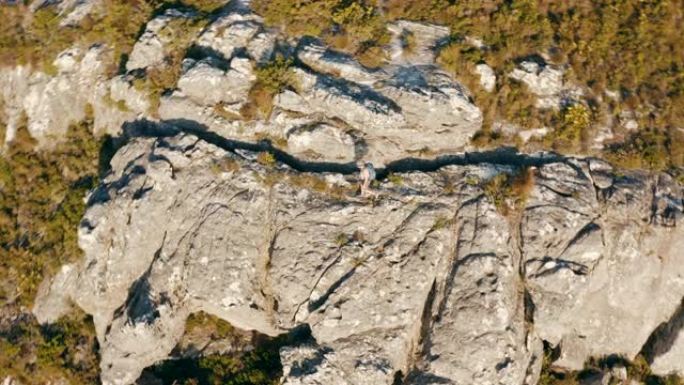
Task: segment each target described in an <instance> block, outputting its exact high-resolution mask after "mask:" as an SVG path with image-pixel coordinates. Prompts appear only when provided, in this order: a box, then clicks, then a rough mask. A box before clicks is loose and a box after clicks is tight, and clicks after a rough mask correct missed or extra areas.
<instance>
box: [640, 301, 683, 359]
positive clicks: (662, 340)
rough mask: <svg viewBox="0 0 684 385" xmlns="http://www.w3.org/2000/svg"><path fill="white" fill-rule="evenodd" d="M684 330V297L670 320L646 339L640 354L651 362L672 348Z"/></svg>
mask: <svg viewBox="0 0 684 385" xmlns="http://www.w3.org/2000/svg"><path fill="white" fill-rule="evenodd" d="M682 330H684V298H683V299H682V302H681V303H680V304H679V306H678V307H677V310H675V312H674V313H673V314H672V316H671V317H670V319H669V320H667V321H666V322H663V323H661V324H660V325H659V326H658V327H657V328H656V329H655V330H654V331H653V333H651V335H650V336H649V337H648V340H646V343H645V344H644V346H643V347H642V348H641V352H640V354H641V355H643V356H644V358H645V359H646V361H647V362H648V363H649V364H652V363H653V360H654V359H655V358H656V357H658V356H660V355H663V354H665V353H667V352H669V351H670V349H672V346H674V343H675V341H676V340H677V337H678V336H679V333H681V332H682Z"/></svg>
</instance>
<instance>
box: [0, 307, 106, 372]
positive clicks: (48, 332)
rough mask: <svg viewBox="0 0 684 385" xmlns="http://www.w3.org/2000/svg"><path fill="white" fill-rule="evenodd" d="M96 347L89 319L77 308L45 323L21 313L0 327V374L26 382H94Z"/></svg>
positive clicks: (96, 358)
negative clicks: (47, 323)
mask: <svg viewBox="0 0 684 385" xmlns="http://www.w3.org/2000/svg"><path fill="white" fill-rule="evenodd" d="M98 349H99V347H98V344H97V340H96V337H95V327H94V326H93V322H92V319H91V318H90V317H89V316H87V315H85V314H84V313H82V312H80V311H76V312H74V313H72V314H70V315H69V316H66V317H63V318H61V319H60V320H59V321H57V322H56V323H54V324H51V325H47V326H40V325H38V322H37V321H36V320H35V318H33V317H32V316H28V315H25V316H23V317H20V318H19V319H18V320H17V321H15V322H13V323H12V324H11V326H9V327H8V328H0V351H1V352H2V354H0V377H1V378H5V377H7V376H11V377H13V378H14V379H16V380H18V381H19V382H20V383H22V384H27V385H40V384H46V383H53V382H55V381H58V380H62V381H66V383H69V384H93V385H94V384H98V383H99V382H100V380H99V353H98Z"/></svg>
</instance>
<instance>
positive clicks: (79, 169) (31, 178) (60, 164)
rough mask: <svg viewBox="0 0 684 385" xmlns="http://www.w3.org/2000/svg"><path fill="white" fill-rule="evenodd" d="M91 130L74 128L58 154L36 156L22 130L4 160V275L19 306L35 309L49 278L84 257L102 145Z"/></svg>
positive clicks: (0, 256) (0, 219)
mask: <svg viewBox="0 0 684 385" xmlns="http://www.w3.org/2000/svg"><path fill="white" fill-rule="evenodd" d="M91 130H92V121H91V120H88V121H84V122H81V123H78V124H74V125H72V126H71V127H70V129H69V131H68V133H67V136H66V138H64V140H63V141H61V142H60V143H58V144H57V145H56V146H55V147H54V148H53V149H51V150H46V151H37V150H36V149H35V142H34V141H33V139H32V138H31V137H30V135H29V134H28V131H27V129H26V126H25V125H21V126H20V127H19V129H18V131H17V134H16V136H15V138H14V140H13V142H12V143H10V145H9V146H8V150H7V152H6V154H4V155H5V156H4V157H0V186H1V188H0V224H2V226H0V276H3V277H6V278H5V279H6V280H8V281H9V282H11V283H12V285H11V286H12V288H13V292H14V293H11V294H9V293H8V294H9V295H8V296H9V297H11V298H16V301H17V302H18V303H19V304H24V305H30V304H31V302H32V301H33V297H34V295H35V291H36V289H37V288H38V285H39V284H40V282H41V281H42V279H43V277H44V276H45V275H46V274H51V273H52V272H54V271H56V269H57V268H58V267H59V266H61V265H62V264H63V263H64V262H68V261H75V260H77V259H78V258H80V256H81V250H80V249H79V247H78V243H77V233H76V232H77V227H78V223H79V222H80V220H81V217H82V216H83V212H84V210H85V203H84V202H83V197H84V195H85V194H86V192H87V191H88V189H90V188H92V187H93V186H94V185H95V183H97V179H98V175H97V173H98V158H99V155H100V144H101V141H100V140H98V139H96V138H94V137H93V134H92V131H91Z"/></svg>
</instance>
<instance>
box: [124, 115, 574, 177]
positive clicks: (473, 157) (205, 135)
mask: <svg viewBox="0 0 684 385" xmlns="http://www.w3.org/2000/svg"><path fill="white" fill-rule="evenodd" d="M123 131H124V132H123V136H124V138H127V139H130V138H133V137H170V136H175V135H178V134H182V133H186V134H191V135H194V136H196V137H198V138H199V139H201V140H203V141H205V142H207V143H211V144H213V145H215V146H217V147H220V148H222V149H224V150H226V151H230V152H236V151H249V152H255V153H258V152H269V153H271V154H273V157H274V158H275V160H276V161H278V162H280V163H283V164H285V165H287V166H289V167H290V168H292V169H293V170H295V171H300V172H310V173H338V174H344V175H349V174H355V173H357V172H358V170H359V169H358V167H357V166H356V164H355V163H354V162H347V163H335V162H316V161H307V160H302V159H299V158H297V157H295V156H293V155H290V154H289V153H287V152H285V151H283V150H281V149H279V148H276V147H275V146H274V145H273V144H272V143H271V142H270V141H269V140H261V141H258V142H245V141H240V140H234V139H228V138H225V137H223V136H221V135H219V134H217V133H215V132H212V131H209V130H208V128H207V126H205V125H203V124H201V123H198V122H196V121H193V120H188V119H173V120H167V121H162V122H152V121H149V120H145V119H143V120H137V121H133V122H127V123H125V124H124V126H123ZM567 160H568V159H567V158H565V157H564V156H561V155H558V154H555V153H544V154H538V155H529V154H523V153H519V152H517V150H516V149H514V148H499V149H495V150H487V151H481V152H465V153H462V154H454V155H441V156H438V157H436V158H433V159H421V158H413V157H408V158H402V159H399V160H396V161H393V162H389V163H388V164H387V165H386V167H383V168H378V169H377V170H376V179H378V180H382V179H384V178H386V177H387V176H388V175H389V174H390V173H408V172H434V171H437V170H439V169H441V168H443V167H446V166H452V165H455V166H466V165H478V164H497V165H506V166H514V167H531V166H535V167H541V166H543V165H546V164H551V163H567ZM573 168H574V167H573Z"/></svg>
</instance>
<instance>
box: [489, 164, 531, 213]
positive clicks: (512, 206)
mask: <svg viewBox="0 0 684 385" xmlns="http://www.w3.org/2000/svg"><path fill="white" fill-rule="evenodd" d="M533 188H534V170H533V169H531V168H521V169H519V170H517V171H516V173H515V174H508V173H500V174H498V175H496V176H495V177H493V178H491V179H490V180H488V181H487V182H486V183H485V185H484V193H485V195H486V196H487V198H488V199H489V201H490V202H492V203H493V204H494V206H496V209H497V211H499V213H501V214H502V215H504V216H506V215H509V214H512V213H514V212H517V211H520V210H522V209H524V208H525V204H526V203H527V196H528V195H529V193H530V192H531V191H532V189H533Z"/></svg>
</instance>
